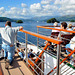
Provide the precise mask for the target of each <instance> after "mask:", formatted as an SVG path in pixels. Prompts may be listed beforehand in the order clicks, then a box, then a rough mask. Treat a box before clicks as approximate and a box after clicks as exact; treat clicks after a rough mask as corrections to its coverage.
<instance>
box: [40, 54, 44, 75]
mask: <svg viewBox="0 0 75 75" xmlns="http://www.w3.org/2000/svg"><path fill="white" fill-rule="evenodd" d="M43 55H44V54H42V57H41V58H42V61H41V62H42V63H41V70H42V71H43V72H44V62H43V60H44V58H43ZM41 75H44V73H42V72H41Z"/></svg>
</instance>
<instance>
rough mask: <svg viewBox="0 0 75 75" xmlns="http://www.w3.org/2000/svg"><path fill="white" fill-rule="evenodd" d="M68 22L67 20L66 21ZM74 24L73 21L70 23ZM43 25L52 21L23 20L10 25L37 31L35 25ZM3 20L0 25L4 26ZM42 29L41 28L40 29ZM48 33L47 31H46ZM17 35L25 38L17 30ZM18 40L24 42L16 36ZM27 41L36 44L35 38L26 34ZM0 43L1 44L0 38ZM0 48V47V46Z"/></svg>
mask: <svg viewBox="0 0 75 75" xmlns="http://www.w3.org/2000/svg"><path fill="white" fill-rule="evenodd" d="M67 23H69V22H67ZM72 24H75V23H72ZM44 25H53V23H46V22H24V23H20V24H18V23H16V22H12V27H17V26H23V28H24V30H28V31H32V32H36V33H37V27H36V26H44ZM59 25H60V24H59ZM4 26H5V22H0V27H4ZM41 30H42V29H41ZM47 34H48V33H47ZM18 35H19V36H21V37H22V38H25V34H24V33H22V32H18ZM18 40H19V41H20V42H25V40H22V39H20V38H18ZM28 41H30V42H32V43H33V44H35V45H36V44H37V38H35V37H33V36H30V35H28ZM0 44H1V39H0ZM0 49H1V47H0Z"/></svg>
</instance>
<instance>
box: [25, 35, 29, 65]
mask: <svg viewBox="0 0 75 75" xmlns="http://www.w3.org/2000/svg"><path fill="white" fill-rule="evenodd" d="M25 46H26V64H27V63H28V53H27V52H28V51H27V34H25Z"/></svg>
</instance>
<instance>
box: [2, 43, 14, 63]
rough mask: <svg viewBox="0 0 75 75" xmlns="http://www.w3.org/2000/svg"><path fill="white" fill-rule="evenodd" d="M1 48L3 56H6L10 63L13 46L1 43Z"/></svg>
mask: <svg viewBox="0 0 75 75" xmlns="http://www.w3.org/2000/svg"><path fill="white" fill-rule="evenodd" d="M2 49H3V50H4V57H7V59H8V60H9V62H10V63H11V62H12V60H13V55H14V51H15V46H13V47H10V45H5V44H2Z"/></svg>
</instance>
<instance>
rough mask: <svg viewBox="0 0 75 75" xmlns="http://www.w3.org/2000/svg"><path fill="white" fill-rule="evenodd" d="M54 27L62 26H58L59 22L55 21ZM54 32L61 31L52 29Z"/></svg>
mask: <svg viewBox="0 0 75 75" xmlns="http://www.w3.org/2000/svg"><path fill="white" fill-rule="evenodd" d="M54 28H57V29H60V27H58V23H57V22H55V23H54ZM52 32H60V31H58V30H52Z"/></svg>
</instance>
